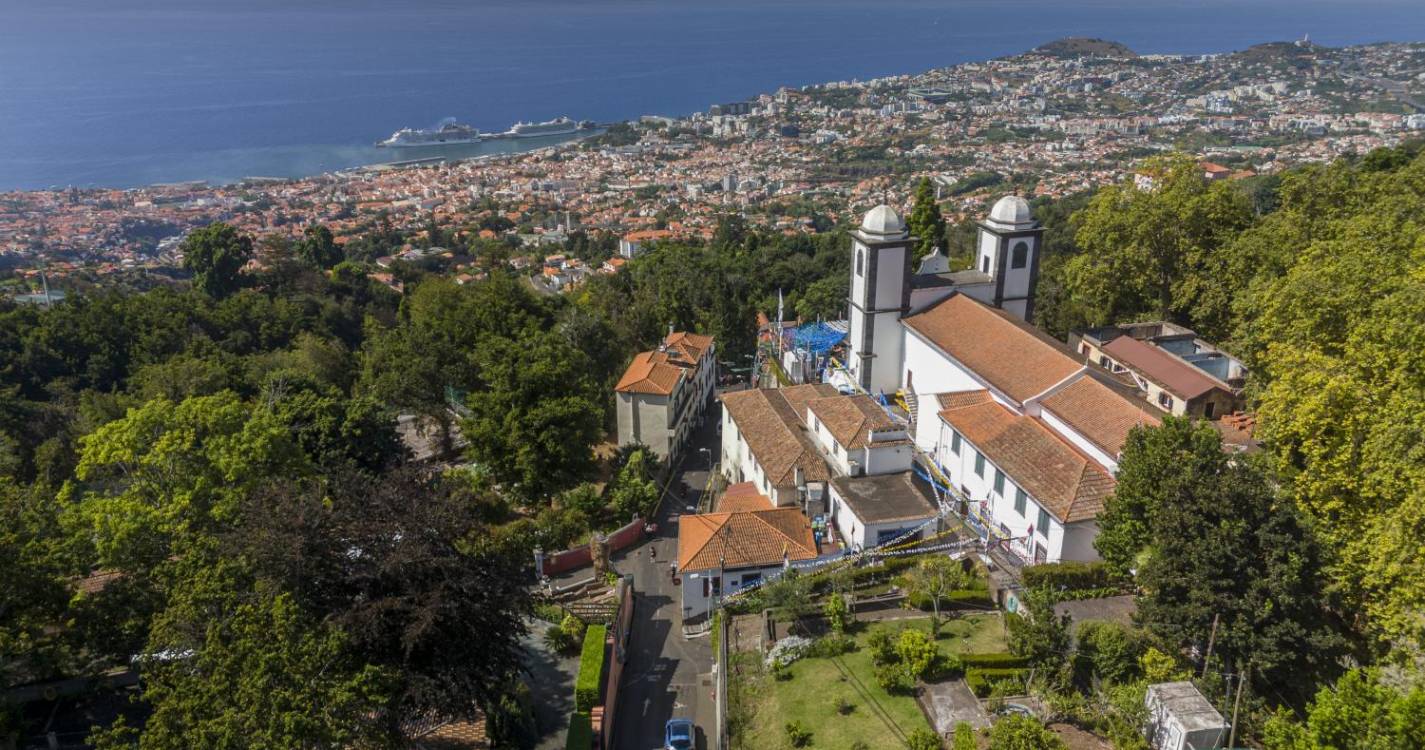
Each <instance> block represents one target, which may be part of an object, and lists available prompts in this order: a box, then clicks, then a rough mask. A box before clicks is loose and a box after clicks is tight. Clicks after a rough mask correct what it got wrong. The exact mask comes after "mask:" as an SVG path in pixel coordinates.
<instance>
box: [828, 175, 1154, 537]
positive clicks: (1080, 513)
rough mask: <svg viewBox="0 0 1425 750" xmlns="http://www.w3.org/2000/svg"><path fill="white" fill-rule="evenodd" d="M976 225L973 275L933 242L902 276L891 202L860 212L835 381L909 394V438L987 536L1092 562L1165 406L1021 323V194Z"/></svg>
mask: <svg viewBox="0 0 1425 750" xmlns="http://www.w3.org/2000/svg"><path fill="white" fill-rule="evenodd" d="M979 228H980V235H979V240H978V242H977V244H976V248H977V253H976V268H975V269H974V270H973V271H964V272H959V273H949V272H948V271H947V269H948V265H947V264H946V262H945V259H944V256H943V255H941V254H940V253H939V252H938V251H937V252H933V253H931V254H929V255H927V256H925V257H924V258H922V259H921V263H920V266H919V269H918V272H917V273H915V274H910V273H908V271H907V265H906V263H905V258H906V254H907V253H909V252H910V248H911V246H912V244H911V243H912V242H913V238H911V237H910V236H909V233H908V232H907V231H906V229H905V225H904V222H902V221H901V220H900V217H899V216H898V215H897V214H896V213H895V212H894V211H893V210H892V209H890V208H889V207H886V206H880V207H877V208H875V209H873V210H872V211H871V212H869V213H868V214H867V215H866V218H865V221H863V223H862V226H861V229H860V230H858V231H857V232H856V233H854V234H853V241H852V253H853V256H854V257H853V259H852V283H851V320H850V335H849V338H848V347H849V349H850V353H849V354H848V357H847V371H846V372H845V373H844V375H843V376H844V377H845V378H846V379H848V380H850V381H851V382H852V383H854V384H855V385H858V386H860V387H862V388H865V389H867V390H869V391H871V392H877V391H880V392H884V393H888V394H889V393H893V392H899V393H901V394H902V395H903V396H904V399H905V402H906V404H907V406H908V408H909V411H910V421H911V425H910V431H909V435H910V437H911V438H912V439H913V440H914V442H915V445H916V446H917V447H918V448H920V449H921V450H923V451H924V452H925V453H926V454H928V455H929V456H931V457H932V458H933V460H934V461H935V462H936V463H937V464H938V466H939V468H940V470H941V471H942V473H943V474H944V475H945V476H946V477H947V478H948V479H949V480H950V482H951V484H952V485H954V486H955V488H956V489H958V490H959V491H960V492H961V493H962V494H963V495H964V496H965V497H966V498H967V499H968V502H967V507H965V508H962V509H961V510H962V511H964V513H965V514H966V515H967V516H968V517H969V518H970V519H971V521H972V523H973V524H975V525H977V526H978V530H979V531H980V533H981V535H982V536H984V537H986V538H987V539H989V540H991V541H993V542H995V543H998V544H1000V545H1001V546H1002V547H1004V548H1005V549H1008V550H1009V551H1011V552H1013V553H1015V554H1017V555H1018V556H1019V557H1020V558H1021V559H1023V560H1024V561H1028V562H1055V561H1059V560H1092V559H1096V558H1097V554H1096V553H1095V551H1094V549H1093V544H1092V543H1093V539H1094V537H1095V536H1096V535H1097V533H1098V529H1097V525H1096V523H1095V521H1094V519H1095V517H1096V516H1097V514H1098V512H1099V511H1100V510H1101V509H1102V504H1103V500H1104V499H1105V498H1106V497H1107V496H1108V495H1110V494H1112V491H1113V487H1114V479H1113V473H1114V472H1115V471H1116V470H1117V468H1118V455H1119V451H1120V449H1121V447H1122V445H1123V441H1124V440H1125V439H1126V437H1127V435H1128V431H1129V430H1131V429H1132V428H1133V427H1134V426H1135V425H1139V424H1145V425H1156V424H1158V423H1159V421H1160V415H1161V414H1162V412H1160V411H1159V410H1157V409H1156V408H1154V407H1152V406H1151V405H1149V404H1147V403H1145V402H1143V401H1142V400H1141V399H1139V398H1137V395H1136V391H1135V389H1134V387H1133V386H1132V385H1131V383H1128V382H1126V381H1124V380H1122V379H1120V377H1119V376H1116V375H1114V374H1113V373H1108V372H1104V371H1102V370H1101V369H1100V368H1097V367H1090V366H1088V365H1087V363H1086V362H1085V361H1084V360H1083V358H1082V357H1080V356H1079V355H1077V354H1075V353H1074V352H1073V351H1072V350H1070V349H1069V348H1068V347H1067V346H1066V345H1065V344H1063V343H1062V342H1060V341H1057V340H1055V339H1053V338H1052V337H1050V336H1048V335H1046V334H1044V333H1043V332H1041V331H1039V330H1038V329H1036V328H1034V326H1032V325H1031V324H1030V323H1028V322H1027V319H1028V318H1029V317H1031V316H1032V314H1033V297H1034V287H1035V283H1036V281H1037V274H1038V252H1039V249H1040V247H1041V241H1042V234H1043V229H1042V228H1040V227H1039V225H1038V224H1037V223H1036V222H1035V221H1034V220H1033V218H1032V217H1031V216H1030V213H1029V205H1028V203H1026V202H1025V201H1024V200H1023V199H1022V198H1018V197H1016V196H1008V197H1005V198H1002V199H1001V200H1000V201H999V202H998V203H996V204H995V206H994V209H993V210H992V211H991V212H990V216H989V218H988V219H987V220H986V221H983V222H981V223H980V225H979ZM833 488H834V485H833Z"/></svg>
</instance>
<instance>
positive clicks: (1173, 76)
mask: <svg viewBox="0 0 1425 750" xmlns="http://www.w3.org/2000/svg"><path fill="white" fill-rule="evenodd" d="M1090 51H1091V52H1094V53H1095V54H1093V55H1088V56H1080V55H1077V54H1065V53H1064V52H1063V50H1062V49H1060V48H1056V47H1053V46H1052V45H1050V46H1046V47H1045V48H1043V49H1042V50H1041V51H1037V52H1035V53H1030V54H1023V55H1018V56H1014V57H1009V58H1004V59H998V60H991V61H987V62H982V63H967V64H963V65H957V66H954V67H951V68H945V69H941V70H935V71H931V72H928V73H924V74H921V75H915V76H909V75H907V76H896V77H890V78H881V79H875V80H868V81H843V82H834V83H827V84H824V85H818V86H807V87H803V88H800V89H791V88H783V89H781V90H779V91H777V92H775V93H769V94H762V95H759V96H757V97H754V98H752V99H749V100H747V101H743V102H735V103H730V104H717V105H713V106H711V107H710V108H709V109H708V111H706V112H698V113H694V114H691V115H687V116H682V117H665V116H645V117H643V118H642V119H640V120H638V121H635V122H632V123H628V124H624V125H619V126H616V127H615V128H614V129H613V130H611V131H609V132H608V133H605V135H604V136H602V137H596V138H593V139H591V140H588V141H586V142H583V143H578V142H575V143H566V144H562V145H558V146H552V147H547V148H542V149H539V150H537V151H534V152H530V153H523V154H517V155H508V156H492V157H483V158H480V159H478V160H472V161H463V162H456V163H445V164H439V165H435V166H411V167H404V168H397V167H384V166H376V167H370V168H361V169H354V170H350V171H346V172H340V173H332V174H323V175H317V176H313V177H309V178H304V179H297V180H249V181H244V182H240V183H238V184H234V185H221V186H210V185H205V184H179V185H162V186H150V187H142V188H132V189H103V188H66V189H56V190H48V191H34V192H17V193H7V194H0V267H4V266H8V267H12V268H15V269H17V270H18V271H19V272H20V273H21V274H22V275H24V276H26V277H29V276H33V275H35V274H37V273H38V272H39V270H40V269H42V268H43V269H45V270H47V272H48V276H49V279H50V280H51V281H55V280H62V279H64V278H65V277H66V276H70V275H75V276H83V277H85V278H88V279H91V280H92V279H95V278H102V277H104V276H106V275H111V274H122V273H124V272H126V271H128V270H131V269H160V268H170V267H174V266H176V265H178V264H179V262H180V260H181V259H180V258H179V257H178V256H177V255H176V248H177V244H178V242H179V241H181V239H182V237H183V236H184V234H185V233H186V232H187V231H189V230H191V229H193V228H195V227H199V226H203V225H205V224H208V223H210V222H213V221H225V222H228V223H231V224H233V225H234V226H236V227H238V228H239V229H240V230H242V231H244V232H248V233H251V234H253V235H255V236H259V237H261V236H268V235H278V236H295V235H297V234H300V232H301V230H302V228H303V227H304V226H306V225H308V224H310V223H313V222H316V223H322V224H325V225H326V226H327V227H329V228H330V229H331V230H332V231H333V232H334V233H335V234H336V235H337V237H338V238H339V239H340V238H342V237H351V236H356V235H359V234H361V233H364V232H367V231H370V230H371V229H372V228H373V227H375V226H378V225H381V224H382V223H383V222H387V223H389V225H391V226H393V227H394V228H396V229H398V230H410V231H412V232H414V233H419V231H420V230H421V228H423V227H424V226H426V225H427V224H429V223H431V222H435V223H440V224H442V225H449V226H456V227H472V228H473V231H472V232H471V233H470V234H471V237H472V238H474V237H480V238H483V239H487V240H500V241H503V242H506V243H508V244H509V245H511V246H512V247H513V248H514V249H515V254H516V255H517V256H521V257H520V258H518V259H511V260H510V262H513V263H517V264H521V265H522V266H523V267H525V268H528V269H529V270H530V271H531V272H535V273H537V272H539V268H540V266H541V265H543V264H542V261H543V259H544V258H545V257H546V256H548V255H554V254H557V251H559V250H562V249H564V247H565V245H566V244H567V242H568V238H569V235H570V234H571V233H573V232H576V231H583V232H586V233H599V234H607V235H609V236H613V237H619V238H625V239H626V240H627V241H626V242H625V243H624V248H625V252H624V253H623V254H624V255H625V256H628V255H629V254H630V253H629V252H628V249H629V248H630V247H636V245H637V243H638V241H639V240H640V239H644V240H647V239H656V238H689V239H697V238H706V237H708V236H710V235H711V232H712V231H713V227H714V225H715V224H716V221H717V218H718V217H719V216H721V215H724V214H727V213H730V212H736V213H739V214H741V215H743V216H744V217H745V218H746V219H747V221H748V222H749V223H751V224H752V225H753V226H756V227H759V228H763V229H767V230H770V231H779V232H784V233H815V232H818V231H825V230H826V229H827V228H828V227H830V226H833V225H835V224H837V223H844V222H850V221H853V220H854V218H855V215H856V214H857V213H859V212H861V211H864V210H865V209H867V208H869V207H870V206H872V205H875V204H877V203H880V202H887V203H891V204H893V205H904V204H905V199H906V198H907V197H908V194H907V187H906V186H908V185H914V184H915V180H914V179H910V178H914V177H919V176H927V177H930V178H931V179H933V180H934V182H935V185H936V187H937V192H938V197H939V198H940V199H941V201H942V205H943V208H944V210H945V212H946V213H947V215H949V216H951V217H952V218H958V219H967V218H970V217H973V216H974V215H976V212H979V211H983V209H984V208H985V205H984V203H985V199H986V196H988V195H992V194H994V193H995V192H996V191H999V192H1004V191H1005V190H1013V191H1014V192H1017V193H1019V194H1022V195H1025V196H1028V197H1033V196H1040V195H1044V196H1051V197H1058V196H1064V195H1069V194H1073V193H1077V192H1081V191H1085V190H1089V189H1092V188H1094V187H1095V186H1098V185H1103V184H1109V183H1113V182H1116V181H1119V180H1122V179H1124V178H1125V177H1126V176H1128V175H1130V174H1131V171H1132V169H1133V166H1134V164H1136V163H1137V162H1138V161H1140V160H1141V159H1142V158H1144V157H1145V156H1149V155H1152V154H1154V153H1157V152H1162V151H1170V150H1186V151H1188V152H1191V153H1195V154H1197V155H1198V156H1199V157H1200V158H1201V159H1202V161H1203V164H1204V170H1205V173H1206V174H1207V175H1209V176H1210V177H1211V178H1212V179H1235V178H1241V177H1244V176H1250V175H1256V174H1272V173H1275V172H1278V171H1280V170H1282V169H1284V168H1286V167H1289V166H1291V165H1294V164H1300V163H1306V162H1324V161H1328V160H1330V159H1333V158H1335V157H1337V156H1340V155H1343V154H1351V153H1357V154H1360V153H1365V152H1367V151H1369V150H1371V149H1373V148H1377V147H1381V146H1389V145H1393V144H1395V143H1398V142H1400V141H1401V139H1403V138H1406V137H1409V136H1410V135H1411V134H1412V133H1425V110H1422V108H1421V97H1425V93H1421V91H1422V89H1425V79H1422V76H1425V49H1422V45H1420V44H1378V45H1367V46H1361V47H1349V48H1342V49H1328V48H1324V47H1319V46H1316V45H1313V44H1311V43H1310V42H1309V41H1300V42H1295V43H1282V44H1269V45H1260V46H1258V47H1253V48H1251V49H1248V50H1244V51H1241V52H1237V53H1232V54H1222V55H1202V56H1180V55H1145V56H1137V55H1134V54H1133V53H1132V52H1131V51H1129V50H1127V49H1126V48H1121V47H1120V46H1117V45H1109V46H1105V47H1103V48H1102V49H1098V48H1093V49H1091V50H1090ZM1099 55H1103V56H1099ZM441 249H446V248H441ZM394 250H396V251H397V252H396V254H399V253H401V252H410V251H412V250H415V251H416V254H415V255H411V256H407V257H408V259H411V258H419V257H421V250H422V248H413V247H410V246H406V247H404V248H394ZM454 250H455V251H456V252H455V253H453V255H452V257H453V256H454V255H461V254H462V253H460V252H459V251H460V250H462V248H454ZM368 260H369V261H375V260H376V258H369V259H368ZM572 260H575V261H576V262H575V264H574V265H572V266H570V267H568V268H563V267H560V268H556V269H555V270H554V271H551V272H550V274H551V275H552V276H554V275H558V276H560V278H559V279H557V281H556V283H557V284H563V283H565V282H567V281H569V280H577V279H578V278H579V277H580V276H581V275H582V274H585V273H591V272H594V271H597V270H598V266H597V264H596V265H595V266H594V267H584V268H580V266H579V264H578V263H577V261H578V260H580V259H572ZM536 262H538V264H536ZM598 262H602V261H601V260H599V261H598ZM457 265H458V266H459V267H455V266H457ZM478 265H479V263H475V264H473V265H472V264H467V263H463V262H462V263H455V264H451V267H450V268H449V271H450V273H451V275H452V276H456V275H461V274H467V275H472V276H473V275H474V274H478V273H479V271H480V268H479V267H478ZM555 265H558V266H562V265H564V264H562V263H561V264H555ZM605 270H606V271H611V270H614V268H613V267H610V268H608V269H605ZM560 271H566V272H567V273H563V274H560V273H559V272H560ZM373 272H374V273H380V271H379V270H375V269H373ZM29 286H35V288H34V289H33V291H39V289H38V286H37V285H26V287H27V290H29V289H28V287H29Z"/></svg>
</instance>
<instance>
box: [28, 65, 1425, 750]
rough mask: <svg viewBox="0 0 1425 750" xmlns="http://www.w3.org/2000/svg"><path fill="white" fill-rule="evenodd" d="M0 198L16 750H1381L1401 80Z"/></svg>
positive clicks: (878, 99) (1046, 100) (1404, 297)
mask: <svg viewBox="0 0 1425 750" xmlns="http://www.w3.org/2000/svg"><path fill="white" fill-rule="evenodd" d="M598 130H599V132H597V133H594V134H589V135H587V136H586V137H581V138H578V139H575V140H571V141H568V142H565V143H561V144H558V145H553V146H547V147H542V148H538V149H535V150H531V151H527V152H524V153H516V154H507V155H500V156H488V157H481V158H478V159H469V160H460V161H451V162H442V163H425V164H404V165H374V166H369V167H363V168H356V169H351V170H347V171H343V172H336V173H328V174H323V175H318V176H312V177H307V178H300V179H291V180H286V179H283V180H275V179H251V180H246V181H243V182H240V183H236V184H232V185H206V184H173V185H161V186H148V187H140V188H127V189H117V188H115V189H109V188H93V187H66V188H62V189H53V190H44V191H32V192H15V193H7V194H0V518H3V519H4V520H5V523H4V524H0V563H3V565H4V567H6V569H7V574H8V575H11V576H13V578H14V580H15V581H17V585H15V586H13V587H11V586H7V587H6V588H5V592H4V593H3V595H0V612H3V613H4V614H5V617H4V618H3V620H4V621H3V623H0V625H2V626H3V627H0V647H3V648H2V649H0V650H3V654H0V656H3V657H4V658H3V659H0V673H3V675H4V678H5V679H4V684H0V747H15V748H22V749H23V750H32V749H33V750H41V748H47V749H48V750H71V749H72V750H81V749H83V750H89V748H96V749H102V750H117V749H118V748H128V747H144V748H147V747H158V748H169V747H174V748H177V747H224V748H228V747H230V748H235V749H236V748H248V747H254V748H255V747H276V748H284V747H311V748H348V747H350V748H357V747H399V748H411V749H412V750H496V749H499V750H505V749H509V748H518V749H519V750H560V749H561V748H563V750H612V749H615V748H632V749H635V750H648V749H649V748H662V750H765V749H769V748H771V749H778V750H780V749H782V748H788V749H791V750H798V749H810V750H817V749H818V748H821V749H824V750H872V749H873V748H874V749H877V750H879V749H880V748H893V749H900V748H904V749H905V750H1215V749H1216V748H1242V747H1252V748H1262V749H1263V750H1374V749H1375V748H1415V747H1420V746H1421V741H1422V738H1423V737H1425V735H1422V727H1425V724H1422V721H1421V714H1420V708H1421V707H1422V706H1425V658H1422V654H1425V616H1422V611H1421V602H1425V559H1422V558H1421V556H1420V554H1419V552H1420V546H1419V532H1422V530H1425V511H1422V508H1425V489H1422V488H1425V463H1422V462H1421V461H1420V460H1419V459H1420V457H1421V456H1422V455H1425V433H1422V432H1421V430H1420V425H1421V415H1425V374H1422V373H1425V345H1422V341H1425V334H1422V330H1423V329H1422V326H1421V321H1422V320H1425V256H1422V254H1421V248H1422V247H1425V245H1422V242H1421V227H1422V226H1425V140H1422V138H1421V137H1422V136H1425V43H1383V44H1373V45H1365V46H1359V47H1348V48H1338V49H1333V48H1327V47H1322V46H1319V45H1316V44H1314V43H1312V42H1311V41H1310V40H1309V39H1306V38H1303V39H1301V40H1299V41H1294V42H1284V43H1273V44H1263V45H1258V46H1256V47H1252V48H1250V49H1246V50H1242V51H1239V52H1235V53H1229V54H1220V55H1139V54H1136V53H1134V52H1133V51H1132V50H1129V49H1128V48H1126V47H1124V46H1123V45H1121V44H1117V43H1114V42H1110V41H1104V40H1098V39H1082V38H1071V39H1063V40H1060V41H1057V42H1053V43H1050V44H1046V45H1044V46H1042V47H1039V48H1036V49H1035V50H1032V51H1030V52H1027V53H1024V54H1020V55H1015V56H1012V57H1007V58H1002V59H996V60H989V61H984V62H976V63H967V64H963V65H957V66H954V67H950V68H943V69H937V70H932V71H929V72H926V73H923V74H919V75H903V76H894V77H888V78H880V79H875V80H869V81H845V82H834V83H825V84H818V85H813V86H806V87H801V88H796V89H793V88H783V89H780V90H778V91H776V92H774V93H767V94H762V95H759V96H756V97H753V98H751V99H747V100H744V101H735V102H721V103H715V104H712V105H711V106H709V108H708V109H707V110H705V111H701V112H697V113H693V114H690V115H685V116H665V115H646V116H643V117H641V118H639V119H638V120H635V121H629V122H624V123H614V124H609V125H607V126H604V127H600V128H599V129H598Z"/></svg>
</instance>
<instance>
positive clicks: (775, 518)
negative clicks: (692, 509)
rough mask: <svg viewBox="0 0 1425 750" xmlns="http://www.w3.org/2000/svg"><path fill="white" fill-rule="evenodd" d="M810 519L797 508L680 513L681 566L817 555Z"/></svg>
mask: <svg viewBox="0 0 1425 750" xmlns="http://www.w3.org/2000/svg"><path fill="white" fill-rule="evenodd" d="M816 556H817V551H816V538H815V537H814V536H812V531H811V521H809V520H807V517H806V516H804V515H802V512H801V510H799V509H797V508H769V509H766V510H753V511H739V512H736V513H702V514H698V515H691V516H681V517H680V518H679V519H678V570H680V571H681V570H707V569H710V568H719V567H721V568H753V567H766V566H770V565H777V564H780V563H781V562H782V561H783V560H790V561H792V562H796V561H799V560H814V559H816Z"/></svg>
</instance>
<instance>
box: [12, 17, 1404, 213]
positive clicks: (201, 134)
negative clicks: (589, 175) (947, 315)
mask: <svg viewBox="0 0 1425 750" xmlns="http://www.w3.org/2000/svg"><path fill="white" fill-rule="evenodd" d="M1303 34H1310V35H1311V38H1312V40H1313V41H1316V42H1319V43H1322V44H1328V45H1342V44H1354V43H1363V42H1374V41H1387V40H1394V41H1408V40H1419V39H1425V5H1422V4H1421V2H1420V0H1354V1H1352V0H1338V1H1337V2H1324V1H1322V0H1261V1H1259V2H1253V1H1252V0H1200V1H1198V2H1185V1H1183V0H1088V1H1087V2H1069V1H1068V0H1059V1H1057V2H1050V1H1046V0H993V1H984V0H944V1H942V2H931V1H929V0H864V1H863V2H848V1H846V0H760V1H755V2H754V1H749V0H583V1H582V2H569V1H568V0H523V1H521V2H504V1H499V2H488V1H486V0H466V1H464V2H457V1H455V0H380V1H379V2H378V1H376V0H186V1H185V0H0V190H9V189H33V188H43V187H50V186H65V185H80V186H88V185H102V186H121V187H126V186H134V185H142V184H151V183H157V182H175V181H183V180H209V181H215V182H219V181H228V180H234V179H238V178H241V177H244V176H300V175H305V174H313V173H319V172H322V171H326V170H330V169H337V168H342V167H348V166H354V165H357V164H365V163H372V162H377V161H387V160H391V159H392V158H393V155H392V153H391V152H389V151H384V150H380V149H375V148H372V147H371V146H370V144H372V143H373V142H374V141H376V140H378V139H380V138H384V137H385V136H387V135H389V134H390V133H391V132H392V131H394V130H396V129H397V128H400V127H405V126H418V127H423V126H430V125H433V124H435V123H437V122H438V121H440V120H441V119H443V118H446V117H455V118H458V119H459V120H461V121H463V122H467V123H470V124H472V125H476V126H478V127H479V128H481V129H482V130H492V131H498V130H504V129H506V128H508V127H509V126H510V125H511V124H512V123H514V122H515V121H517V120H545V119H549V118H552V117H556V116H559V115H568V116H570V117H573V118H575V119H593V120H598V121H610V120H621V119H628V118H633V117H637V116H638V115H641V114H667V115H680V114H687V113H689V112H693V111H696V110H701V109H704V108H706V107H707V106H708V105H709V104H711V103H714V102H721V101H735V100H739V99H742V98H745V97H748V96H751V95H754V94H757V93H760V92H764V91H772V90H774V89H776V88H777V87H778V86H782V85H793V86H797V85H803V84H807V83H815V82H819V81H828V80H843V79H851V78H869V77H875V76H881V75H887V74H894V73H913V72H919V71H923V70H927V69H929V68H933V67H940V66H945V65H950V64H954V63H959V62H965V61H969V60H978V59H984V58H989V57H994V56H999V55H1005V54H1012V53H1015V52H1020V51H1023V50H1025V49H1028V48H1030V47H1033V46H1035V45H1038V44H1041V43H1043V42H1046V41H1050V40H1052V39H1056V38H1059V37H1063V36H1070V35H1073V36H1096V37H1102V38H1106V39H1113V40H1117V41H1121V42H1123V43H1125V44H1127V45H1129V46H1130V47H1132V48H1134V49H1135V50H1138V51H1139V52H1218V51H1227V50H1232V49H1240V48H1242V47H1246V46H1249V45H1251V44H1254V43H1257V42H1263V41H1274V40H1285V39H1297V38H1300V37H1301V36H1302V35H1303ZM527 145H529V144H520V146H521V147H523V146H527ZM514 147H516V145H515V144H511V143H509V142H493V143H487V144H481V145H480V146H478V147H475V148H472V149H468V151H469V153H471V154H474V153H483V152H488V151H497V150H506V149H510V148H514Z"/></svg>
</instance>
